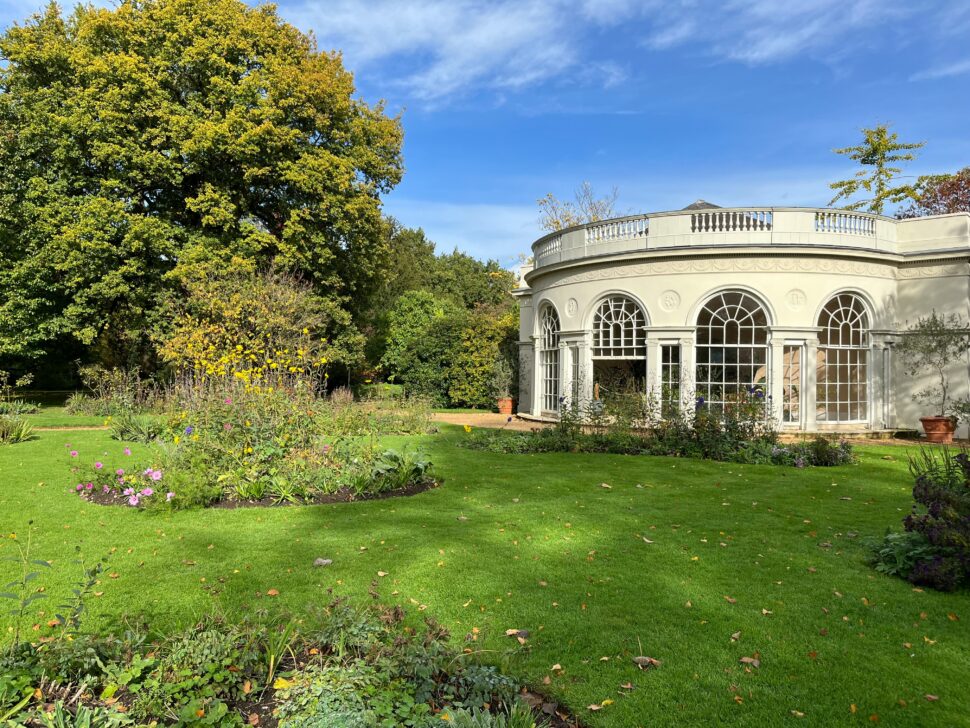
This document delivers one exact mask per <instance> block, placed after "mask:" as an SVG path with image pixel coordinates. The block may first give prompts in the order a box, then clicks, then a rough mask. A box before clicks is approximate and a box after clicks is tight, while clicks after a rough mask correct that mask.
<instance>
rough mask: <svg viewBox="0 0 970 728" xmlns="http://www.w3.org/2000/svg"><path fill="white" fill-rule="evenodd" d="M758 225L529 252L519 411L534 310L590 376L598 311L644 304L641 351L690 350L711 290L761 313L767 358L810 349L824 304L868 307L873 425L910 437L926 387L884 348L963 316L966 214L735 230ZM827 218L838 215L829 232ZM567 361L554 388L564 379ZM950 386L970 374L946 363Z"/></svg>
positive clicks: (665, 224)
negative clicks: (626, 300)
mask: <svg viewBox="0 0 970 728" xmlns="http://www.w3.org/2000/svg"><path fill="white" fill-rule="evenodd" d="M761 209H767V210H770V209H771V208H761ZM715 214H720V213H715ZM753 214H754V213H749V212H744V211H741V212H731V211H727V213H726V214H721V215H720V218H719V220H721V221H722V222H721V223H720V224H721V228H725V230H724V231H722V232H718V230H719V229H720V228H717V227H716V226H715V225H713V224H712V223H711V222H710V221H709V220H705V221H704V225H705V226H706V227H705V229H704V230H702V231H699V232H691V230H692V229H694V230H698V229H699V228H700V227H701V226H700V224H699V223H698V218H697V216H696V213H695V214H693V215H692V214H690V213H685V212H679V213H663V214H661V215H659V216H649V223H648V222H647V216H642V217H641V218H625V219H624V221H621V222H620V223H619V224H616V225H613V226H612V227H610V223H609V222H606V223H597V224H596V225H595V227H596V228H597V231H594V234H590V233H589V232H588V231H587V232H583V230H584V229H583V228H576V229H573V230H571V231H566V232H564V233H562V234H561V235H558V236H546V238H543V239H540V241H537V243H536V244H535V246H534V251H536V252H537V258H536V262H537V264H538V265H537V267H536V269H535V270H533V271H531V272H529V273H528V274H527V275H526V280H525V282H524V283H523V284H522V286H521V287H520V289H519V290H518V291H517V292H516V293H517V295H518V296H519V298H520V302H521V304H522V307H521V321H520V342H521V344H520V352H521V361H522V364H523V366H522V372H521V382H520V400H519V405H518V409H519V412H522V413H531V414H534V415H537V414H540V411H539V409H538V407H537V403H536V402H535V401H534V400H533V395H534V394H535V392H536V389H537V388H538V386H539V383H538V377H537V374H536V369H535V362H534V357H535V341H534V335H535V333H536V331H535V329H534V327H535V321H536V317H537V314H538V312H539V311H540V309H541V307H542V306H543V305H552V306H554V307H555V308H556V310H557V311H558V313H559V316H560V320H561V327H562V334H561V339H562V342H563V343H562V346H563V347H564V348H566V349H569V347H572V346H578V347H579V348H578V349H576V350H575V351H579V356H580V358H581V364H582V366H583V367H585V368H588V367H590V366H591V361H590V356H589V349H588V344H589V342H590V333H589V332H590V331H591V328H592V316H593V312H594V310H595V308H596V306H597V304H598V303H599V302H600V301H601V300H602V299H603V298H605V297H606V296H609V295H611V294H622V295H625V296H629V297H631V298H633V299H634V300H635V301H637V302H638V303H639V304H640V305H641V307H642V308H643V310H644V312H645V314H646V319H647V334H646V335H647V339H648V347H649V344H650V342H653V343H654V345H656V342H658V341H665V342H674V341H679V342H681V345H682V347H685V348H687V347H690V346H692V343H693V335H694V326H695V323H696V317H697V313H698V311H699V309H700V308H701V307H702V306H703V304H704V303H705V302H706V301H707V300H708V299H709V298H710V296H712V295H714V294H715V293H717V292H720V291H724V290H741V291H745V292H747V293H749V294H750V295H752V296H754V297H755V298H756V299H758V300H759V301H761V302H762V303H763V305H764V307H765V309H766V311H767V313H768V318H769V329H770V332H771V338H772V341H773V342H774V343H775V345H776V346H780V345H781V343H782V342H788V343H790V344H794V343H801V342H804V343H806V344H807V345H809V346H811V345H812V342H813V341H814V340H816V339H817V336H818V331H819V329H818V316H819V313H820V310H821V308H822V307H823V306H824V305H825V303H826V302H827V301H829V300H830V299H831V298H832V296H834V295H836V294H838V293H842V292H852V293H855V294H857V295H859V296H860V297H861V298H862V299H863V301H864V302H865V303H866V305H867V307H868V309H869V313H870V317H871V318H870V329H871V336H870V338H871V347H870V356H869V371H870V408H869V410H870V412H869V423H868V426H870V427H872V428H875V429H882V428H897V427H899V428H915V427H917V426H918V418H919V417H920V416H921V415H924V414H932V413H930V412H928V411H927V408H926V407H925V406H924V405H920V404H917V403H915V402H913V401H912V392H913V391H915V390H917V389H919V388H921V387H922V386H924V385H925V384H926V383H927V381H928V380H927V381H923V382H920V381H913V380H912V379H911V378H909V377H906V376H904V374H903V372H902V371H901V368H900V366H899V362H898V360H897V359H896V358H895V357H894V356H893V355H892V351H891V349H892V346H893V343H894V342H895V341H896V340H897V338H898V335H899V332H900V331H901V330H902V329H904V328H905V327H906V325H907V323H910V322H913V321H915V320H916V319H917V318H919V317H921V316H925V315H927V314H928V313H930V312H931V311H932V310H934V309H935V310H936V311H938V312H941V313H951V312H952V313H957V314H959V315H961V316H963V317H964V318H965V319H966V318H967V317H968V316H970V215H967V214H959V215H950V216H940V217H934V218H924V219H917V220H907V221H898V222H897V221H895V220H890V219H887V218H877V217H875V216H861V215H846V214H844V213H831V211H804V210H802V211H797V210H793V209H791V208H784V209H783V210H782V209H778V210H777V211H775V212H774V213H773V216H769V217H768V218H767V219H768V220H769V221H771V223H770V228H771V229H770V230H767V229H761V230H746V229H741V230H739V229H737V228H738V227H739V226H738V223H737V222H736V221H737V220H739V219H740V220H741V221H742V222H741V227H751V223H750V222H748V221H747V220H748V218H746V217H744V216H745V215H753ZM757 214H759V215H762V216H764V215H769V214H770V213H760V212H759V213H757ZM833 214H835V215H837V216H838V217H837V218H834V220H835V221H834V223H832V222H831V220H832V219H833V218H832V215H833ZM729 215H734V217H728V216H729ZM822 216H828V217H824V218H823V217H822ZM655 219H656V220H657V221H658V222H655ZM631 220H632V221H633V223H635V224H633V223H631V222H629V221H631ZM724 220H727V222H726V223H724V222H723V221H724ZM820 220H821V222H820ZM732 221H733V222H732ZM715 222H717V221H715ZM732 225H733V227H731V226H732ZM785 226H788V227H789V228H791V229H783V228H784V227H785ZM586 227H587V228H589V227H594V226H586ZM765 227H766V228H767V227H769V226H767V225H766V226H765ZM711 228H713V229H714V232H711ZM806 228H814V229H806ZM833 228H834V229H835V230H836V232H835V233H833V232H831V229H833ZM658 230H659V231H660V232H662V233H663V235H660V234H658V233H657V231H658ZM846 230H851V231H854V232H852V233H851V234H850V233H847V232H846ZM611 235H612V237H611ZM569 351H570V352H571V351H574V350H572V349H570V350H569ZM806 351H807V352H810V351H812V350H811V349H810V348H806ZM568 353H569V352H567V355H566V356H564V357H563V359H564V362H563V365H562V367H563V377H562V378H563V381H566V380H568V378H569V371H568V367H569V366H570V361H569V356H568ZM685 354H687V355H688V356H689V354H688V353H687V352H686V351H684V349H683V348H682V356H684V355H685ZM652 359H654V360H652ZM655 359H656V355H653V356H651V354H650V351H649V349H648V356H647V360H648V375H647V376H648V382H650V381H655V380H656V372H655V371H654V372H651V371H650V369H655V368H656V366H657V362H656V361H655ZM692 360H693V359H692V357H690V359H689V361H692ZM776 373H777V372H776ZM950 374H951V385H952V387H953V394H954V395H955V396H957V397H960V396H965V395H967V394H970V362H968V361H967V360H965V359H964V360H961V361H958V362H954V363H953V366H952V369H951V373H950ZM778 378H779V379H780V377H778ZM811 396H812V399H814V393H813V394H812V395H811ZM804 424H808V425H811V424H812V423H803V425H804ZM822 427H824V425H822ZM807 429H812V427H808V428H807Z"/></svg>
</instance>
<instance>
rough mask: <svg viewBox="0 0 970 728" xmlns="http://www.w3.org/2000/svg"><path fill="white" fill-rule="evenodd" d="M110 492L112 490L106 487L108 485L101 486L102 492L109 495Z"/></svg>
mask: <svg viewBox="0 0 970 728" xmlns="http://www.w3.org/2000/svg"><path fill="white" fill-rule="evenodd" d="M110 490H111V488H109V487H108V486H106V485H102V486H101V492H102V493H108V492H109V491H110Z"/></svg>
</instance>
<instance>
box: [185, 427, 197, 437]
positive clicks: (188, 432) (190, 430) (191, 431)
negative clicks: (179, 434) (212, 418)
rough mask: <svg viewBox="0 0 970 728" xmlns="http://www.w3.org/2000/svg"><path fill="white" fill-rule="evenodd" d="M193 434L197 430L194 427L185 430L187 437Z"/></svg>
mask: <svg viewBox="0 0 970 728" xmlns="http://www.w3.org/2000/svg"><path fill="white" fill-rule="evenodd" d="M193 432H195V428H194V427H192V425H189V426H188V427H186V428H185V434H186V435H191V434H192V433H193Z"/></svg>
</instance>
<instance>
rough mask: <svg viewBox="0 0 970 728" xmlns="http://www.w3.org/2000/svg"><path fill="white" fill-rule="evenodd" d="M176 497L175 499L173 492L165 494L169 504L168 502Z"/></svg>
mask: <svg viewBox="0 0 970 728" xmlns="http://www.w3.org/2000/svg"><path fill="white" fill-rule="evenodd" d="M174 497H175V493H171V492H169V493H166V494H165V502H166V503H167V502H168V501H170V500H172V498H174Z"/></svg>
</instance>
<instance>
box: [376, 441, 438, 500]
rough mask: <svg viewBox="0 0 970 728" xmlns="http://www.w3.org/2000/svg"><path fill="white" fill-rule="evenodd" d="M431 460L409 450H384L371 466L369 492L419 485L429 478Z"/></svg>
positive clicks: (383, 491)
mask: <svg viewBox="0 0 970 728" xmlns="http://www.w3.org/2000/svg"><path fill="white" fill-rule="evenodd" d="M430 473H431V461H430V460H428V459H427V457H426V456H425V455H423V454H422V453H418V452H411V451H409V450H401V451H398V450H385V451H384V452H383V453H381V455H380V457H379V458H378V459H377V462H375V463H374V465H373V466H372V467H371V484H370V486H369V490H370V492H371V493H387V492H389V491H393V490H403V489H404V488H407V487H409V486H412V485H419V484H421V483H423V482H425V481H426V480H428V479H429V478H430Z"/></svg>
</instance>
